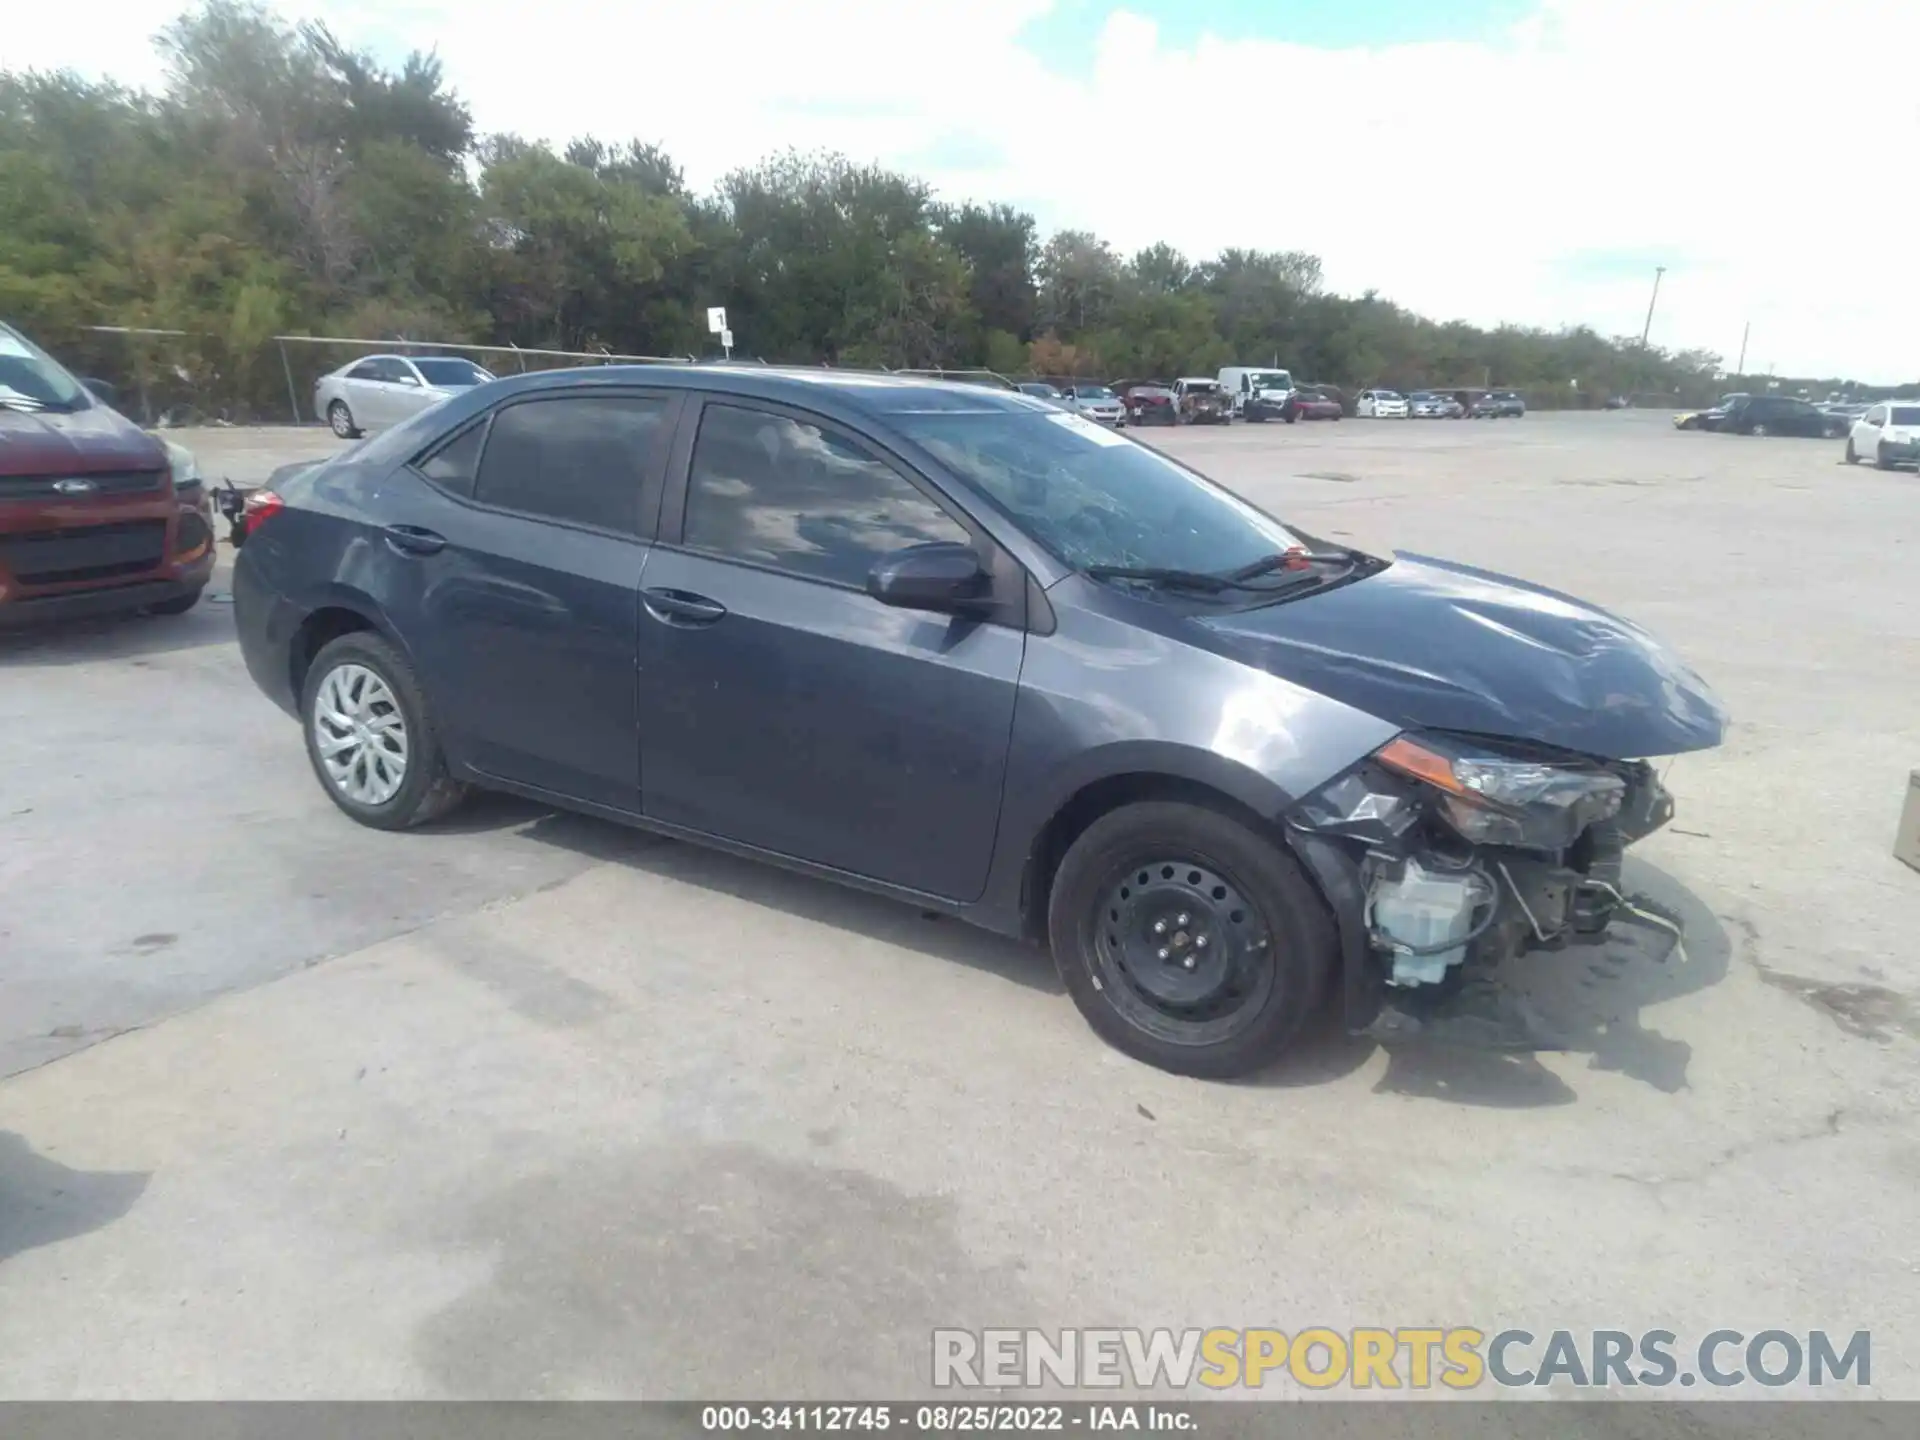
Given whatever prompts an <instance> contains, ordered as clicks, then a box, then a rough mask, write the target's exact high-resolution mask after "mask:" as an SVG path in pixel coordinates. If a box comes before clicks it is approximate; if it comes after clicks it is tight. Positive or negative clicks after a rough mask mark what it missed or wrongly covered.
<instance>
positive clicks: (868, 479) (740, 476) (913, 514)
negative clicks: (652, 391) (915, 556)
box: [685, 405, 1038, 585]
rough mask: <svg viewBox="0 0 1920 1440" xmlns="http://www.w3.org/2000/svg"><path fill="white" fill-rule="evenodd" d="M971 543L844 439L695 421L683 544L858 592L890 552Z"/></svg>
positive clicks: (740, 416)
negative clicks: (926, 544)
mask: <svg viewBox="0 0 1920 1440" xmlns="http://www.w3.org/2000/svg"><path fill="white" fill-rule="evenodd" d="M1036 418H1038V417H1036ZM968 539H969V536H968V535H967V532H966V531H965V530H964V529H963V528H962V527H961V526H960V525H959V524H957V523H956V522H955V521H954V520H953V518H952V517H951V516H949V515H947V514H946V513H945V512H944V511H943V510H941V509H940V507H939V506H937V505H935V504H934V503H933V501H931V500H930V499H928V498H927V497H926V496H925V495H923V494H922V493H921V492H920V491H919V490H918V489H916V488H915V487H914V486H913V485H910V484H909V483H907V481H905V480H903V479H902V478H901V477H900V476H899V474H897V473H896V472H895V471H894V470H893V469H892V468H891V467H890V466H888V465H886V464H885V463H884V462H882V461H881V460H880V459H878V458H877V457H876V456H875V455H873V454H872V453H871V452H870V451H868V450H866V449H864V448H863V447H861V446H859V445H857V444H855V443H854V442H853V441H851V440H848V439H846V438H844V437H843V436H840V435H837V434H835V433H833V432H832V431H828V430H822V429H821V428H819V427H818V426H815V425H807V424H802V423H800V422H799V421H795V420H789V419H787V418H785V417H784V416H779V415H769V414H765V413H763V412H760V411H754V410H742V409H739V408H737V407H735V406H732V405H709V406H707V408H706V412H705V414H704V415H703V416H702V417H701V421H700V436H699V439H698V440H696V441H695V442H694V447H693V465H692V470H691V473H690V474H689V475H688V477H687V513H686V529H685V543H686V544H687V545H688V546H690V547H691V548H693V549H696V550H706V551H711V552H712V553H714V554H716V555H725V556H729V557H731V558H733V559H737V560H752V561H756V562H758V563H760V564H763V565H774V566H778V567H779V568H780V569H782V570H792V571H794V572H796V573H798V574H801V575H806V576H810V577H812V578H814V579H819V580H835V581H839V582H841V583H844V584H848V585H862V584H865V582H866V577H867V572H868V571H869V570H871V569H872V568H873V563H874V561H875V560H877V559H879V558H880V557H881V556H882V555H885V554H887V553H888V552H889V551H893V550H898V549H900V548H901V547H902V546H906V545H917V544H920V543H922V542H924V541H928V540H957V541H961V542H963V543H964V542H966V541H967V540H968Z"/></svg>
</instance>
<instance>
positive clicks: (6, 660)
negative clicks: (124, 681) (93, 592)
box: [0, 581, 233, 670]
mask: <svg viewBox="0 0 1920 1440" xmlns="http://www.w3.org/2000/svg"><path fill="white" fill-rule="evenodd" d="M216 590H218V591H220V592H221V593H222V594H224V593H225V585H224V582H218V581H217V582H216V583H215V584H214V585H211V586H209V587H208V588H207V594H208V595H212V594H214V592H215V591H216ZM232 643H233V607H232V606H231V605H228V604H222V603H219V602H217V601H215V600H210V599H203V600H201V602H200V603H199V604H198V605H196V606H194V607H193V609H191V610H189V611H188V612H187V613H186V614H184V615H144V614H132V615H100V616H91V617H89V618H87V619H84V620H65V621H57V622H47V623H43V624H38V625H35V626H33V627H31V628H21V629H17V630H0V670H12V669H22V670H31V669H38V668H40V667H43V666H50V665H84V664H87V663H89V662H92V661H100V660H130V661H132V662H134V663H135V664H136V665H137V664H138V663H139V662H140V661H141V660H142V659H145V658H148V657H151V656H155V655H165V654H169V653H171V652H174V651H180V650H199V649H203V648H205V647H207V646H209V645H231V644H232Z"/></svg>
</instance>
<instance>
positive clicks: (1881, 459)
mask: <svg viewBox="0 0 1920 1440" xmlns="http://www.w3.org/2000/svg"><path fill="white" fill-rule="evenodd" d="M1873 468H1874V469H1876V470H1891V469H1893V461H1891V460H1889V459H1888V458H1887V442H1886V441H1884V440H1882V441H1881V442H1880V443H1879V444H1877V445H1875V446H1874V447H1873Z"/></svg>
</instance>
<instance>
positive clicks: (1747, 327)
mask: <svg viewBox="0 0 1920 1440" xmlns="http://www.w3.org/2000/svg"><path fill="white" fill-rule="evenodd" d="M1752 330H1753V322H1752V321H1751V320H1749V321H1747V323H1746V324H1744V325H1742V326H1741V327H1740V363H1739V364H1738V365H1736V366H1734V367H1733V373H1734V374H1736V375H1744V374H1746V373H1747V336H1748V334H1749V333H1750V332H1751V331H1752Z"/></svg>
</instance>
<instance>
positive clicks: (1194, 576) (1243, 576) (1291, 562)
mask: <svg viewBox="0 0 1920 1440" xmlns="http://www.w3.org/2000/svg"><path fill="white" fill-rule="evenodd" d="M1366 558H1367V557H1366V556H1365V555H1363V554H1361V553H1360V551H1358V550H1333V551H1317V550H1308V549H1306V548H1305V547H1304V546H1296V547H1295V548H1293V549H1291V550H1282V551H1278V552H1276V553H1275V554H1272V555H1263V556H1261V557H1260V558H1259V559H1258V560H1255V561H1254V562H1253V563H1252V564H1250V565H1242V566H1241V567H1240V568H1239V569H1238V570H1226V571H1221V572H1218V573H1216V572H1214V571H1210V570H1180V569H1177V568H1174V567H1172V566H1166V565H1089V566H1087V567H1086V570H1085V573H1086V574H1087V575H1088V576H1089V577H1090V578H1092V579H1095V580H1140V581H1145V582H1147V583H1149V584H1154V585H1168V586H1175V587H1178V588H1180V589H1184V590H1198V591H1201V592H1202V593H1204V594H1207V595H1218V594H1219V593H1220V592H1221V591H1223V590H1250V591H1253V592H1254V593H1256V594H1272V593H1274V592H1276V591H1280V590H1291V589H1292V588H1293V583H1291V582H1289V583H1285V584H1280V585H1253V584H1250V583H1248V582H1250V581H1253V580H1258V579H1260V578H1261V577H1263V576H1266V575H1271V574H1273V573H1274V572H1275V571H1280V570H1290V571H1295V572H1302V571H1307V570H1314V569H1318V568H1320V567H1322V566H1327V565H1347V566H1351V565H1358V564H1359V563H1360V562H1361V561H1363V560H1365V559H1366Z"/></svg>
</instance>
